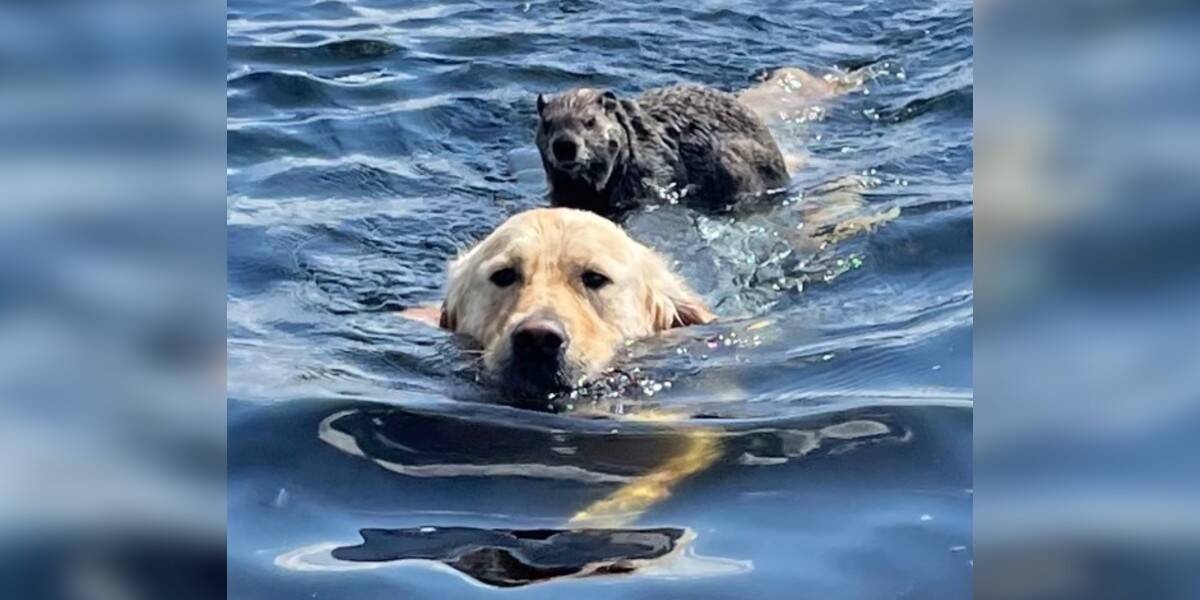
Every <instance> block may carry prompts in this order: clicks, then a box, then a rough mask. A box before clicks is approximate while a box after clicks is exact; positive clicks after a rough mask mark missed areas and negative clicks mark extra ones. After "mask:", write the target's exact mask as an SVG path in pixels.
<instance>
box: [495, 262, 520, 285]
mask: <svg viewBox="0 0 1200 600" xmlns="http://www.w3.org/2000/svg"><path fill="white" fill-rule="evenodd" d="M488 279H490V280H491V281H492V283H494V284H496V286H497V287H508V286H510V285H512V284H513V283H515V282H516V281H517V270H516V269H514V268H512V267H507V268H504V269H500V270H499V271H496V272H495V273H492V276H491V277H489V278H488Z"/></svg>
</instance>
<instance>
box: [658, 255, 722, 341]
mask: <svg viewBox="0 0 1200 600" xmlns="http://www.w3.org/2000/svg"><path fill="white" fill-rule="evenodd" d="M646 286H647V288H648V293H649V299H648V303H649V305H650V306H649V308H650V315H651V319H652V320H653V323H654V330H655V331H663V330H666V329H672V328H674V327H687V326H688V325H703V324H705V323H709V322H711V321H713V320H715V319H716V318H717V316H716V315H714V314H713V313H712V311H711V310H709V309H708V306H707V305H706V304H705V303H704V300H703V299H701V298H700V296H698V295H697V294H696V292H693V291H692V290H691V289H690V288H688V286H687V284H685V283H684V282H683V281H682V280H681V279H680V278H679V276H677V275H675V274H674V273H672V272H671V271H669V270H668V269H667V267H666V264H664V263H663V260H662V258H660V257H659V256H658V255H657V254H654V253H651V256H650V257H649V258H648V259H647V260H646Z"/></svg>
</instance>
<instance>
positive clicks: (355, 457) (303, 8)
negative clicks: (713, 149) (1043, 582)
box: [228, 0, 973, 600]
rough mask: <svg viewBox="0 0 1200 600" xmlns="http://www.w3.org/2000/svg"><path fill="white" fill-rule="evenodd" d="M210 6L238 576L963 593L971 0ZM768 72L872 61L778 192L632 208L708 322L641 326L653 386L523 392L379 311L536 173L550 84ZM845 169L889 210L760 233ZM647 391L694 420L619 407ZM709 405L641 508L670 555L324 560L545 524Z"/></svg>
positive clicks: (233, 569) (628, 591)
mask: <svg viewBox="0 0 1200 600" xmlns="http://www.w3.org/2000/svg"><path fill="white" fill-rule="evenodd" d="M228 13H229V14H228V33H229V42H228V43H229V59H228V60H229V64H228V89H229V91H228V110H229V119H228V180H229V182H228V222H229V228H228V232H229V233H228V236H229V237H228V272H229V282H228V283H229V292H228V294H229V296H228V337H229V348H228V350H229V375H228V377H229V383H228V386H229V433H228V435H229V438H228V445H229V496H228V497H229V501H228V502H229V506H228V510H229V540H228V552H229V557H228V561H229V589H230V597H233V598H252V599H256V600H257V599H270V598H311V597H315V598H339V599H347V598H405V599H409V598H476V597H480V598H482V597H490V596H494V595H497V594H500V593H503V594H509V595H510V597H536V598H562V597H565V596H568V595H570V596H571V597H573V598H578V599H580V600H583V599H591V598H745V597H763V598H962V597H966V596H969V595H970V589H971V588H970V583H971V575H972V558H973V555H972V550H971V545H972V544H971V507H972V488H973V478H972V467H971V448H972V444H971V431H972V405H973V388H972V382H971V358H972V357H971V341H972V313H973V293H972V263H971V249H972V215H973V207H972V191H971V190H972V188H971V186H972V176H973V173H972V94H973V90H972V52H973V43H972V8H971V4H970V3H968V2H962V1H955V2H946V3H938V2H909V1H883V0H872V1H866V2H855V3H843V2H827V1H824V0H820V1H816V2H806V3H787V4H782V3H778V4H777V3H769V4H763V5H756V6H750V5H748V3H734V2H662V3H655V4H653V5H650V4H645V5H644V4H643V3H635V2H630V3H620V2H618V3H614V2H605V3H599V2H588V1H568V0H563V1H559V2H528V3H527V2H520V1H513V2H479V3H445V4H418V3H412V4H403V5H389V4H387V3H381V2H375V1H361V2H341V1H334V0H327V1H320V2H290V1H272V2H259V1H252V0H231V1H230V3H229V9H228ZM779 66H799V67H803V68H805V69H808V70H810V71H812V72H815V73H819V74H821V73H833V72H847V71H852V70H861V71H860V72H863V73H867V74H869V77H868V81H867V83H866V85H865V91H863V90H859V91H855V92H852V93H850V94H848V95H846V96H844V97H841V98H839V99H836V100H834V101H832V102H830V103H829V104H827V105H826V106H825V110H824V112H823V113H822V115H821V116H820V118H816V119H812V120H810V121H809V122H807V123H805V124H803V125H794V126H790V127H784V128H780V129H777V130H776V134H777V136H778V137H780V142H781V144H782V145H785V146H788V147H793V148H795V147H803V148H804V149H805V150H806V152H807V153H808V154H809V159H808V162H807V166H806V167H805V168H804V170H802V171H801V172H800V173H798V174H797V176H796V178H795V183H794V185H793V189H791V190H789V192H788V195H787V198H790V201H789V202H787V203H781V204H780V205H779V206H776V207H773V208H771V209H770V210H767V211H765V212H764V211H760V212H749V213H738V214H732V215H717V216H713V215H698V214H694V213H691V212H689V211H688V210H687V209H686V208H683V207H678V206H672V207H666V208H663V209H661V210H659V211H655V212H653V213H647V214H643V215H638V216H635V217H634V218H633V219H631V221H630V224H629V226H630V229H631V231H632V232H633V234H634V235H635V236H637V237H639V239H642V240H643V241H645V242H646V243H648V244H651V245H653V246H655V247H656V248H658V249H659V250H661V251H663V252H664V253H666V254H668V255H670V256H672V257H673V258H674V259H676V260H678V261H679V269H680V271H681V272H682V273H683V274H684V275H686V276H687V277H688V278H689V280H691V281H692V282H693V285H695V287H696V288H697V289H698V290H700V291H701V292H702V293H704V295H705V296H706V298H708V299H709V301H710V303H712V304H713V305H714V307H716V309H717V312H718V313H719V314H721V316H722V317H723V318H722V319H721V320H720V321H718V322H717V323H715V324H712V325H709V326H705V327H700V328H691V329H688V330H681V331H677V332H674V333H672V334H670V335H665V336H661V337H658V338H654V339H650V340H645V341H643V342H640V343H638V344H635V345H634V346H632V347H630V348H629V351H628V352H627V353H626V355H625V356H624V357H623V362H622V367H623V368H624V369H625V370H626V371H629V370H631V369H633V368H637V369H639V372H640V373H642V374H643V376H644V380H643V382H642V383H643V386H642V387H634V388H631V389H629V390H626V393H624V394H622V395H620V396H618V397H616V398H612V397H606V398H599V399H596V398H590V399H589V398H579V399H578V403H577V404H578V405H574V404H573V405H571V406H570V407H569V408H568V407H561V406H560V407H559V410H558V411H557V412H544V411H534V410H523V409H517V408H510V407H507V406H504V405H501V404H497V403H494V402H491V401H490V400H489V399H488V397H487V395H486V393H485V392H486V390H482V389H480V388H478V387H477V386H476V385H475V384H474V382H473V377H472V371H471V363H470V360H469V359H468V358H465V357H464V356H463V355H462V354H460V353H459V347H458V345H457V343H456V341H455V340H454V339H452V338H451V337H450V336H449V335H447V334H446V333H445V332H442V331H439V330H436V329H432V328H427V327H425V326H422V325H420V324H417V323H413V322H410V321H407V320H405V319H402V318H400V317H399V316H398V315H397V311H399V310H401V309H403V308H405V307H409V306H414V305H420V304H427V303H433V302H437V301H438V300H439V299H440V289H441V286H442V284H443V282H444V267H445V263H446V261H447V260H448V259H449V258H451V257H452V256H453V255H454V254H455V253H456V252H457V251H458V250H460V249H461V248H463V247H464V246H466V245H467V244H469V243H470V242H471V241H472V240H475V239H478V238H480V237H482V236H483V235H486V234H487V232H488V231H490V230H491V229H492V228H493V227H494V226H495V225H497V224H498V223H499V222H501V221H502V220H503V219H504V218H505V217H506V216H507V215H510V214H512V213H514V212H517V211H520V210H522V209H525V208H529V207H534V206H542V205H544V204H545V203H546V200H545V181H544V178H543V175H542V172H541V166H540V164H539V162H538V158H537V152H536V149H535V148H534V146H533V141H532V140H533V125H534V97H535V95H536V94H537V93H539V92H552V91H557V90H562V89H566V88H568V87H572V86H579V85H587V86H592V87H607V88H612V89H614V90H617V91H618V92H619V93H622V94H636V92H637V91H639V90H641V89H645V88H648V87H653V86H659V85H666V84H671V83H677V82H683V81H689V82H696V83H702V84H706V85H710V86H714V87H717V88H721V89H726V90H738V89H742V88H744V87H746V86H748V85H750V84H751V83H752V81H753V79H754V77H755V76H756V75H757V74H759V73H762V72H763V71H765V70H768V69H770V68H773V67H779ZM848 187H849V188H852V189H853V190H854V194H853V195H852V197H853V198H857V199H858V200H857V203H855V204H853V205H852V206H851V208H850V209H848V210H847V211H846V212H845V213H843V214H842V216H841V217H839V218H851V217H864V216H870V215H879V214H888V213H889V211H895V210H898V213H895V212H892V213H890V214H892V215H893V216H894V218H892V219H890V220H887V221H886V222H883V223H882V224H880V225H878V226H877V227H875V228H873V229H870V230H868V231H861V232H859V233H857V234H855V235H850V236H848V237H845V239H840V240H839V241H838V242H837V243H835V244H831V245H829V246H828V247H825V248H813V249H805V250H803V251H796V252H794V253H792V254H789V255H788V259H787V260H786V261H782V262H781V261H780V260H778V258H779V257H780V256H781V255H782V253H781V250H780V248H779V243H778V241H777V235H776V234H778V233H780V232H782V231H784V230H789V231H790V230H795V229H796V226H797V225H800V224H802V223H805V224H807V223H806V220H807V219H809V218H810V217H811V216H812V215H814V214H819V209H820V208H821V207H822V206H823V205H827V204H830V203H835V202H840V201H844V200H845V195H839V194H838V193H836V191H835V192H831V191H830V190H831V189H835V188H836V189H847V188H848ZM781 265H782V266H781ZM664 382H669V383H670V384H671V385H670V386H669V387H666V386H664V385H663V383H664ZM655 383H658V384H659V385H660V386H659V387H657V388H656V387H654V384H655ZM641 390H645V391H641ZM650 410H658V411H668V412H672V413H673V414H675V415H682V417H683V420H682V421H676V422H666V423H644V422H641V423H639V422H634V421H632V420H631V419H630V418H629V415H631V414H637V413H639V412H645V411H650ZM585 413H586V415H585ZM700 429H702V430H704V431H707V432H711V433H713V434H714V435H716V436H718V437H719V439H720V440H721V444H720V456H719V457H718V458H717V459H716V462H715V463H714V464H712V465H711V466H709V467H708V468H705V469H703V470H701V471H699V472H698V473H696V474H694V475H692V476H690V477H687V478H685V479H684V480H683V481H681V482H679V483H678V484H677V485H675V486H674V487H673V488H672V489H671V494H670V496H669V497H667V498H665V499H663V500H662V501H661V502H658V503H655V504H653V505H651V506H648V507H647V508H646V510H645V512H643V513H641V514H640V515H639V516H638V517H637V519H636V521H635V523H634V524H633V525H631V526H632V527H636V528H652V527H671V528H680V529H686V530H688V531H690V532H692V533H693V534H694V539H692V540H691V541H690V542H689V543H688V545H687V546H686V548H683V549H682V551H683V552H684V553H685V554H686V559H687V560H678V561H676V563H674V566H672V567H671V568H666V569H664V570H662V571H659V572H651V571H646V572H634V573H629V574H623V575H608V576H604V577H594V578H579V579H560V580H554V581H550V582H543V583H535V584H532V585H528V586H524V587H517V588H511V589H506V590H503V591H501V590H499V589H498V588H493V587H488V586H485V585H481V584H479V583H478V582H475V581H472V580H470V579H469V578H466V577H464V576H463V575H461V574H458V573H457V572H455V571H452V570H449V569H447V568H440V567H437V566H434V565H432V564H431V563H428V562H419V561H399V562H376V563H349V562H347V561H339V560H337V559H334V558H332V556H331V555H330V552H329V549H330V548H332V547H337V546H353V545H355V544H358V543H360V542H361V541H362V538H361V537H360V534H359V531H360V530H361V529H365V528H387V529H392V528H396V529H399V528H418V527H452V526H453V527H474V528H481V529H534V528H562V527H564V524H565V523H566V521H567V520H568V519H569V518H570V517H571V516H572V515H573V514H575V512H577V511H579V510H581V509H582V508H584V507H586V506H587V505H589V504H590V503H592V502H594V501H596V500H599V499H601V498H603V497H605V496H607V495H608V494H610V493H612V492H613V491H614V490H616V489H617V488H619V487H620V485H621V483H622V482H624V481H629V480H631V479H632V478H635V477H636V476H637V475H639V474H644V473H646V472H649V471H652V470H653V469H654V468H655V467H656V466H657V465H660V464H662V463H664V462H666V461H669V460H670V459H671V457H672V456H675V455H677V454H678V453H679V452H680V448H682V447H684V446H686V443H687V442H686V439H687V436H688V435H689V432H693V431H696V430H700Z"/></svg>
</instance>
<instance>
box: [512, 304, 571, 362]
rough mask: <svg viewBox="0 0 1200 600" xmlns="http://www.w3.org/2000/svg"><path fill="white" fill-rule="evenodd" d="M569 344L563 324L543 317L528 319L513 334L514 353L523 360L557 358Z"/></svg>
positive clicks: (519, 324)
mask: <svg viewBox="0 0 1200 600" xmlns="http://www.w3.org/2000/svg"><path fill="white" fill-rule="evenodd" d="M567 343H568V339H567V330H566V329H565V328H563V325H562V323H560V322H559V321H558V319H554V318H550V317H546V316H541V315H532V316H529V317H526V318H525V319H524V320H522V321H521V322H520V323H518V324H517V327H516V329H514V330H513V333H512V345H513V353H514V354H515V355H517V356H518V357H521V358H538V357H541V358H555V357H557V356H558V355H559V353H560V352H562V351H563V350H565V349H566V348H567Z"/></svg>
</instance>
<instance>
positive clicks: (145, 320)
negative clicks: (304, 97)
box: [0, 0, 225, 599]
mask: <svg viewBox="0 0 1200 600" xmlns="http://www.w3.org/2000/svg"><path fill="white" fill-rule="evenodd" d="M224 29H225V27H224V6H223V4H222V3H208V2H180V3H165V4H164V3H158V2H150V1H140V0H117V1H104V2H69V1H68V2H5V3H3V4H0V181H2V182H3V184H2V186H0V187H2V190H3V191H2V192H0V198H2V200H0V597H4V598H29V599H32V598H212V597H218V596H220V595H223V594H224V588H225V582H224V555H223V554H224V538H225V532H224V520H225V510H224V473H225V445H224V441H225V428H224V423H225V403H224V400H223V396H224V393H223V392H224V379H225V374H224V330H225V304H224V287H225V283H224V281H225V280H224V256H225V252H224V246H225V237H224V224H225V211H224V205H223V202H222V198H223V196H224V189H225V181H224V178H225V174H224V151H225V148H224V123H225V96H224V77H223V71H224V54H225V53H224Z"/></svg>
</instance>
